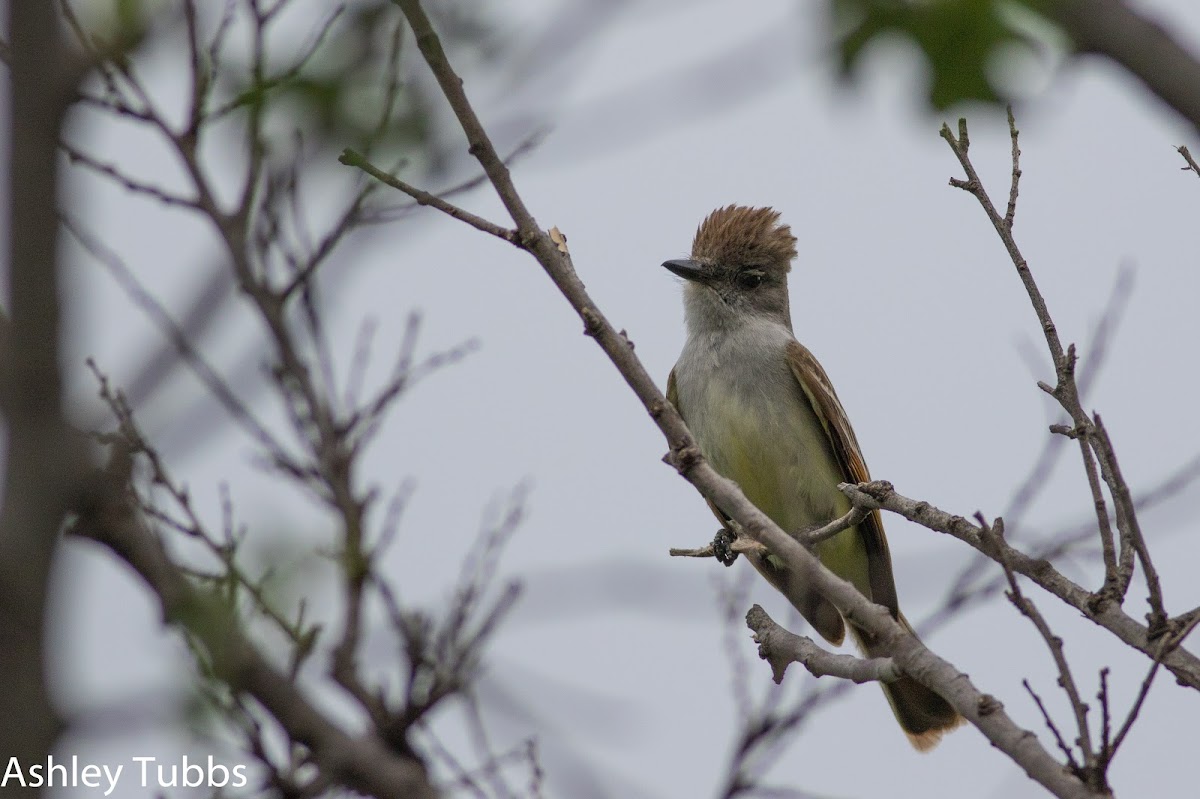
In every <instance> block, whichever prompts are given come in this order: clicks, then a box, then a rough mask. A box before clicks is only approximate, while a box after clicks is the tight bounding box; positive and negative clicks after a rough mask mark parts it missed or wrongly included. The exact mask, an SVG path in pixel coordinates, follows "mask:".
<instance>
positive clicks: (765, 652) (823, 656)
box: [746, 605, 903, 685]
mask: <svg viewBox="0 0 1200 799" xmlns="http://www.w3.org/2000/svg"><path fill="white" fill-rule="evenodd" d="M746 626H747V627H749V628H750V629H751V630H753V631H754V641H755V643H757V644H758V656H759V657H760V658H762V659H763V660H765V661H767V662H768V663H769V664H771V673H772V675H773V677H774V680H775V682H776V683H780V682H782V681H783V673H784V671H785V670H786V669H787V667H788V664H790V663H799V664H800V665H802V666H804V668H806V669H808V671H809V673H810V674H812V675H813V676H814V677H824V676H826V675H832V676H834V677H840V678H841V679H843V680H850V681H851V682H853V683H858V684H859V685H861V684H862V683H866V682H895V681H896V680H898V679H900V677H901V676H902V675H903V672H901V671H900V668H899V667H898V666H897V665H896V663H895V661H893V660H892V659H891V658H869V659H868V658H860V657H855V656H854V655H835V654H834V653H832V652H829V651H827V650H825V649H823V648H821V647H820V646H818V645H817V644H816V643H815V642H814V641H813V640H812V639H811V638H808V637H806V636H803V635H796V634H795V633H792V632H788V631H787V630H785V629H783V628H782V627H780V626H779V625H778V624H777V623H776V622H775V620H774V619H772V618H771V617H770V616H769V615H767V612H766V611H765V610H763V609H762V608H761V607H760V606H758V605H755V606H754V607H752V608H750V611H749V612H748V613H747V614H746Z"/></svg>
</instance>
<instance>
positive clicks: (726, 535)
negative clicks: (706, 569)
mask: <svg viewBox="0 0 1200 799" xmlns="http://www.w3.org/2000/svg"><path fill="white" fill-rule="evenodd" d="M736 538H737V536H736V535H734V534H733V531H732V530H730V529H729V528H728V527H722V528H721V529H720V530H718V531H717V534H716V535H715V536H714V537H713V542H712V547H713V557H715V558H716V559H717V561H718V562H720V563H722V564H724V565H726V566H732V565H733V562H734V561H735V560H737V556H738V553H737V552H734V551H733V549H732V544H733V542H734V540H735V539H736Z"/></svg>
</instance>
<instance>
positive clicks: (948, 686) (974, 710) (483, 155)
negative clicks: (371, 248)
mask: <svg viewBox="0 0 1200 799" xmlns="http://www.w3.org/2000/svg"><path fill="white" fill-rule="evenodd" d="M393 2H394V3H395V4H396V5H397V6H399V8H400V9H401V11H402V12H403V13H404V15H405V17H406V18H407V19H408V22H409V24H410V25H411V26H412V29H413V32H414V33H415V35H416V40H417V46H418V48H419V49H420V51H421V53H422V55H423V56H424V57H425V60H426V62H427V63H428V64H429V67H430V69H431V70H432V71H433V73H434V75H435V77H436V79H437V81H438V84H439V85H440V86H441V88H442V91H443V93H444V94H445V96H446V99H447V101H448V102H449V103H450V106H451V108H452V109H453V111H454V113H455V115H456V116H457V118H458V120H459V123H460V124H461V126H462V128H463V132H464V133H465V134H466V137H467V140H468V143H469V145H470V152H471V153H472V154H473V155H474V156H475V157H476V158H477V159H479V162H480V164H481V166H482V167H483V169H484V171H485V172H486V173H487V175H488V178H489V179H490V180H491V182H492V185H493V186H494V188H495V189H496V192H497V194H498V195H499V197H500V200H501V202H502V203H503V204H504V206H505V208H506V209H507V210H508V212H509V215H510V216H511V217H512V220H513V222H514V223H515V224H516V228H517V233H518V241H519V245H520V246H521V247H522V248H524V249H526V250H528V251H529V252H530V253H531V254H532V255H533V256H534V257H535V258H536V259H537V260H538V262H539V263H540V264H541V265H542V267H543V269H545V270H546V273H547V275H548V276H549V277H550V279H551V280H552V281H553V282H554V284H555V285H556V286H557V287H558V289H559V290H560V291H561V292H562V293H563V295H564V296H565V297H566V298H567V300H568V302H570V303H571V305H572V307H574V308H575V310H576V312H577V313H578V314H579V316H580V318H581V319H582V321H583V325H584V332H585V333H586V334H587V335H589V336H592V337H593V338H594V339H595V340H596V342H597V344H599V345H600V347H601V348H602V349H603V350H604V352H605V354H607V355H608V357H609V358H610V360H612V362H613V364H614V366H616V368H617V370H618V371H619V372H620V374H621V376H622V377H623V378H624V379H625V382H626V383H627V384H628V385H629V386H630V388H631V389H632V390H633V391H634V393H635V394H636V395H637V397H638V399H639V400H640V401H641V402H642V404H643V406H645V408H646V410H647V412H648V413H649V414H650V416H651V418H653V419H654V420H655V422H656V423H657V424H658V426H659V429H660V430H661V431H662V433H663V435H664V436H665V437H666V439H667V443H668V445H669V446H670V452H669V453H668V455H667V460H668V462H669V463H670V464H671V465H672V466H674V467H675V468H676V469H677V470H678V471H679V473H680V474H681V475H682V476H683V477H684V478H685V479H687V480H688V481H689V482H691V483H692V485H694V486H695V487H696V488H697V489H698V490H699V491H700V493H701V494H702V495H703V496H705V497H706V498H707V499H709V500H711V501H712V502H713V503H714V504H715V505H716V506H717V507H718V508H720V509H721V510H722V511H724V512H725V513H726V514H728V515H729V516H730V517H732V518H733V519H734V520H735V521H737V522H738V523H739V524H740V525H741V526H742V528H743V529H744V530H745V531H746V532H747V533H748V534H749V535H750V536H751V537H752V538H754V539H755V540H757V541H758V542H760V543H761V544H763V545H765V546H767V547H768V548H769V549H770V550H771V552H772V553H773V554H775V555H776V556H778V557H782V558H784V559H785V560H786V561H787V562H788V564H789V568H792V569H794V570H795V572H796V574H797V576H798V578H799V579H802V580H805V581H806V582H807V583H808V584H810V585H812V586H814V587H815V588H816V589H817V590H819V591H820V592H821V593H822V594H823V595H824V596H826V597H827V598H828V599H829V600H830V601H832V602H833V603H834V605H836V606H837V608H838V609H839V610H840V611H841V612H842V613H843V614H844V615H845V616H846V618H847V619H848V620H849V621H850V622H852V623H853V624H855V625H857V626H859V627H861V628H863V629H865V630H867V631H868V632H870V633H871V634H872V635H874V636H877V637H878V639H879V640H880V641H881V642H882V643H884V644H885V645H886V646H888V647H890V650H891V652H892V657H893V659H894V660H895V662H896V664H897V665H898V666H899V667H900V668H901V669H903V670H904V672H905V673H906V674H909V675H911V676H913V677H914V678H915V679H917V680H918V681H920V682H921V683H923V684H925V685H927V686H929V687H931V688H934V690H936V691H937V692H938V693H939V694H941V695H942V696H943V697H945V698H946V699H947V701H949V702H950V703H951V704H952V705H953V706H954V708H955V709H956V710H957V711H958V712H959V713H961V714H962V715H963V716H964V717H965V718H966V719H968V720H969V721H970V722H971V723H972V724H974V725H975V726H976V727H977V728H978V729H979V730H980V731H981V732H983V734H984V735H985V736H987V738H988V739H989V740H990V741H991V742H992V743H993V745H995V746H996V747H997V748H999V749H1000V750H1001V751H1003V752H1004V753H1005V754H1007V755H1008V756H1009V757H1010V758H1012V759H1013V760H1014V761H1016V762H1017V763H1019V764H1020V765H1021V766H1022V767H1023V768H1024V769H1025V771H1026V772H1027V773H1028V774H1029V775H1030V776H1031V777H1032V778H1033V779H1035V780H1036V781H1037V782H1039V783H1040V784H1042V785H1043V786H1044V787H1045V788H1046V789H1047V790H1049V791H1050V792H1051V793H1053V794H1055V795H1056V796H1060V797H1094V796H1095V795H1096V794H1095V793H1094V792H1093V791H1091V790H1090V789H1089V788H1088V787H1087V786H1086V785H1085V784H1084V783H1082V782H1081V781H1080V780H1079V779H1078V778H1077V777H1075V776H1074V775H1071V774H1068V773H1065V772H1064V770H1063V768H1062V766H1061V764H1060V763H1058V762H1057V761H1056V760H1055V759H1054V758H1053V757H1051V756H1050V754H1049V753H1048V752H1047V751H1046V750H1045V749H1044V748H1043V747H1042V746H1041V744H1039V743H1038V741H1037V739H1036V737H1035V736H1033V735H1031V734H1029V732H1028V731H1026V730H1023V729H1021V728H1020V727H1019V726H1017V725H1016V724H1015V723H1014V722H1013V721H1012V719H1011V718H1009V716H1008V715H1007V714H1006V713H1005V712H1004V711H1003V708H1002V707H1001V706H1000V704H999V702H997V701H996V700H995V699H993V698H992V697H989V696H987V695H985V694H983V693H982V692H980V691H979V690H978V689H977V688H975V686H974V685H973V684H972V683H971V681H970V680H969V678H967V676H966V675H964V674H963V673H961V672H960V671H959V670H958V669H956V668H954V666H952V665H951V664H950V663H948V662H947V661H945V660H943V659H942V658H940V657H938V656H937V655H935V654H934V653H933V652H932V651H930V650H929V649H928V648H926V647H925V646H924V645H923V644H922V643H921V642H920V640H918V639H917V638H916V636H914V635H912V634H910V633H908V632H906V631H905V630H904V629H903V628H902V627H901V626H900V625H899V624H898V623H897V622H896V621H895V620H894V619H892V617H891V615H890V614H889V613H888V612H887V610H886V609H885V608H883V607H880V606H877V605H874V604H873V603H871V602H870V601H869V600H867V599H866V598H865V597H864V596H863V595H862V594H861V593H859V592H858V590H857V589H855V588H854V586H853V585H851V584H850V583H848V582H846V581H844V580H841V579H839V578H838V577H837V576H836V575H834V574H833V573H832V572H831V571H829V570H828V569H827V568H825V567H824V566H823V565H822V564H821V562H820V561H819V560H818V559H817V558H816V557H815V556H814V555H812V553H810V552H809V551H808V550H806V549H805V548H804V547H803V546H802V545H801V544H800V543H799V542H798V541H796V540H795V539H794V538H792V537H791V536H790V535H788V534H787V533H785V532H784V531H783V530H781V529H780V528H779V526H778V525H776V524H775V523H774V522H772V521H771V520H770V519H769V518H768V517H767V516H766V515H765V514H764V513H763V512H762V511H760V510H758V509H757V508H756V507H755V506H754V505H753V504H752V503H750V501H749V500H747V499H746V497H745V496H744V495H743V494H742V492H741V490H740V489H739V488H738V487H737V485H736V484H735V483H733V482H732V481H730V480H728V479H725V478H724V477H722V476H720V475H719V474H718V473H717V472H716V471H715V470H714V469H713V468H712V467H711V466H710V465H709V464H708V462H707V461H705V459H704V458H703V456H702V455H701V454H700V451H699V449H698V448H697V446H696V444H695V441H694V439H693V438H692V436H691V433H690V432H689V431H688V429H687V426H686V425H685V424H684V422H683V419H682V418H681V417H680V416H679V414H678V412H676V410H675V409H674V408H673V407H671V405H670V404H669V403H667V402H666V399H665V398H664V397H663V395H662V392H661V391H659V389H658V387H657V385H656V384H655V382H654V380H653V379H652V378H651V377H650V375H649V373H648V372H647V371H646V369H645V367H644V366H643V365H642V363H641V361H640V360H639V359H638V358H637V356H635V355H634V353H633V348H632V346H630V342H629V340H628V339H627V338H626V337H625V336H624V335H623V334H621V333H618V332H617V330H616V329H615V328H614V327H613V326H612V325H611V324H610V323H609V321H608V320H607V319H606V318H605V317H604V315H603V314H602V313H601V312H600V310H599V308H597V307H596V305H595V303H594V302H593V301H592V299H591V297H590V296H589V295H588V293H587V291H586V290H585V288H584V286H583V283H582V281H580V279H579V276H578V274H577V273H576V272H575V269H574V266H573V265H572V262H571V257H570V254H569V253H568V252H567V251H566V247H565V246H560V245H559V244H557V243H556V242H555V241H553V240H552V238H551V236H550V235H549V234H548V233H546V232H544V231H542V230H541V229H540V228H539V226H538V224H537V222H536V220H535V219H534V217H533V215H532V214H531V213H530V212H529V210H528V208H527V207H526V206H525V204H524V202H523V201H522V199H521V198H520V196H519V194H518V193H517V190H516V187H515V186H514V184H513V182H512V178H511V176H510V175H509V172H508V169H507V167H505V165H504V163H503V161H502V160H501V159H500V157H499V155H498V154H497V152H496V149H495V147H494V146H493V145H492V143H491V141H490V139H489V138H488V135H487V133H486V131H485V130H484V127H483V125H482V123H481V122H480V120H479V118H478V117H477V116H476V114H475V111H474V110H473V108H472V107H471V104H470V102H469V101H468V99H467V96H466V93H465V92H464V90H463V84H462V80H461V78H459V77H458V75H457V74H456V73H455V72H454V70H453V68H452V67H451V66H450V63H449V61H448V59H447V57H446V53H445V51H444V50H443V48H442V45H441V42H440V40H439V38H438V36H437V34H436V33H435V32H434V30H433V27H432V25H431V24H430V21H429V18H428V17H427V16H426V15H425V12H424V10H423V9H422V8H421V4H420V2H419V1H418V0H393Z"/></svg>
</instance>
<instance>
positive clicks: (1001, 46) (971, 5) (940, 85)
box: [830, 0, 1046, 111]
mask: <svg viewBox="0 0 1200 799" xmlns="http://www.w3.org/2000/svg"><path fill="white" fill-rule="evenodd" d="M830 3H831V11H832V14H833V19H834V24H835V29H836V30H837V31H838V33H837V45H838V47H839V53H840V58H841V68H842V73H843V75H846V76H849V75H852V74H853V71H854V70H855V68H856V67H857V66H858V65H859V63H860V62H861V61H862V59H863V55H864V53H865V52H866V51H867V50H868V49H869V47H870V45H872V44H874V43H876V42H879V41H881V40H885V39H889V38H891V39H899V40H901V41H908V42H910V43H911V44H913V45H914V46H915V47H916V48H917V49H918V50H919V51H920V53H921V54H922V55H923V56H924V59H925V63H926V66H927V68H928V70H929V74H930V82H929V97H928V99H929V102H930V104H931V105H932V106H933V107H934V108H936V109H938V110H939V111H940V110H944V109H946V108H948V107H950V106H952V105H955V104H957V103H960V102H963V101H970V100H976V101H982V102H986V103H1002V102H1006V101H1008V100H1010V99H1012V98H1011V97H1008V96H1006V91H1005V87H1004V86H1003V85H1002V84H1001V83H1000V81H998V80H997V78H998V75H999V72H1000V70H1001V69H1002V67H1003V65H1004V60H1005V59H1006V58H1010V57H1012V54H1013V53H1014V52H1017V50H1018V48H1019V49H1021V50H1025V51H1029V52H1037V51H1038V50H1040V49H1042V46H1044V45H1045V44H1046V37H1044V36H1036V33H1037V31H1036V29H1035V28H1033V27H1031V26H1030V24H1029V22H1030V20H1031V19H1032V15H1031V13H1030V10H1029V7H1028V6H1027V5H1024V4H1021V3H1017V2H1013V0H830Z"/></svg>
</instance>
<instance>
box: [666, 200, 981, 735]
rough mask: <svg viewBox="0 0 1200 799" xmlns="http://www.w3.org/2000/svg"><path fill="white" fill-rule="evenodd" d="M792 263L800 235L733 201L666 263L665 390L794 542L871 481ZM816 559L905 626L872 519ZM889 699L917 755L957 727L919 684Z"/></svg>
mask: <svg viewBox="0 0 1200 799" xmlns="http://www.w3.org/2000/svg"><path fill="white" fill-rule="evenodd" d="M795 257H796V237H795V236H793V235H792V231H791V228H790V227H788V226H787V225H781V224H779V213H778V212H777V211H775V210H773V209H771V208H746V207H742V206H734V205H731V206H728V207H726V208H720V209H718V210H716V211H713V212H712V213H711V214H709V216H708V218H707V219H705V220H704V221H703V222H702V223H701V224H700V227H699V229H698V230H697V231H696V238H695V240H694V241H693V242H692V257H691V258H689V259H683V260H675V261H667V262H666V263H664V264H663V266H665V267H666V268H667V269H669V270H671V271H672V272H674V273H675V274H676V275H678V276H680V277H682V278H684V279H685V281H686V283H685V284H684V291H683V302H684V312H685V318H686V321H687V343H686V344H685V345H684V348H683V353H682V354H681V355H680V356H679V361H678V362H677V363H676V364H675V368H674V369H672V370H671V376H670V378H669V379H668V381H667V399H668V400H669V401H670V402H671V403H672V404H673V405H674V406H675V407H676V408H677V409H678V410H679V413H680V414H681V415H682V416H683V418H684V420H685V421H686V422H687V424H688V426H689V427H690V428H691V430H692V433H693V434H694V435H695V437H696V443H697V444H699V446H700V451H701V452H702V453H703V454H704V457H706V458H707V459H708V461H709V462H710V463H711V464H712V466H713V468H714V469H716V470H717V471H718V472H720V473H721V474H723V475H724V476H726V477H728V478H730V479H732V480H734V481H735V482H737V484H738V485H739V486H741V489H742V491H743V493H745V495H746V497H747V498H748V499H749V500H750V501H751V502H753V503H754V504H755V505H757V506H758V507H759V509H761V510H762V511H763V512H764V513H766V514H767V515H768V516H770V517H771V519H772V520H774V522H775V523H776V524H778V525H779V526H780V527H781V528H783V530H785V531H786V532H789V533H792V534H796V533H799V532H801V531H804V530H808V529H812V528H814V527H816V526H819V525H822V524H825V523H827V522H830V521H832V520H833V519H835V518H837V517H839V516H842V515H844V514H845V513H847V512H848V511H849V510H850V502H849V500H848V499H846V497H845V496H844V495H843V494H842V493H841V492H840V491H838V489H837V484H838V483H841V482H850V483H857V482H863V481H866V480H869V479H870V477H869V476H868V474H867V466H866V464H865V463H864V462H863V457H862V454H861V453H860V452H859V448H858V442H857V441H856V440H855V438H854V431H853V430H852V429H851V428H850V422H849V420H847V419H846V413H845V411H844V410H843V409H842V404H841V402H839V401H838V398H837V394H835V393H834V391H833V386H831V385H830V384H829V378H828V377H827V376H826V375H825V370H823V369H822V368H821V365H820V364H819V363H817V359H816V358H814V357H813V355H812V353H810V352H809V351H808V350H807V349H805V348H804V346H803V345H801V344H800V342H798V341H796V339H795V337H794V336H793V334H792V322H791V314H790V311H789V306H788V288H787V273H788V271H789V270H790V269H791V262H792V259H793V258H795ZM714 511H716V509H715V508H714ZM717 513H718V517H721V514H720V513H719V512H717ZM722 521H725V519H724V518H722ZM814 549H815V552H816V554H817V556H818V557H819V558H820V559H821V562H822V563H824V564H825V565H826V566H827V567H829V568H830V569H831V570H832V571H833V572H834V573H835V574H837V575H838V576H840V577H842V578H844V579H846V580H849V581H850V582H851V583H853V584H854V585H855V587H857V588H858V590H859V591H861V592H862V593H863V594H864V595H865V596H866V597H867V598H869V599H871V600H872V601H873V602H876V603H878V604H880V605H883V606H884V607H886V608H887V609H888V610H889V611H891V613H892V616H893V618H895V619H897V620H898V621H899V622H900V623H901V624H903V625H905V626H906V627H907V626H908V622H907V621H906V620H905V619H904V616H903V614H901V613H900V605H899V603H898V601H897V599H896V583H895V581H894V580H893V578H892V559H891V555H889V554H888V546H887V539H886V538H884V534H883V521H882V520H881V518H880V516H879V512H878V511H873V512H872V513H871V514H870V515H869V516H867V518H866V519H865V520H864V521H863V522H862V523H861V524H859V525H858V526H857V527H852V528H850V529H847V530H844V531H842V532H841V533H839V534H837V535H836V536H834V537H833V538H830V539H826V540H825V541H823V542H821V543H819V544H817V545H816V546H815V548H814ZM747 557H748V559H749V560H750V562H751V563H752V564H753V565H754V568H756V569H757V570H758V571H759V573H761V574H762V575H763V576H764V577H766V578H767V580H768V581H769V582H770V583H771V584H772V585H774V586H775V587H776V588H777V589H779V590H780V591H781V592H782V593H783V595H784V596H786V597H787V598H788V600H789V601H790V602H791V603H792V604H793V605H794V606H795V607H796V609H797V610H799V611H800V613H801V614H803V616H804V618H805V619H807V620H808V622H809V623H810V624H812V626H813V627H814V628H816V630H817V632H819V633H820V634H821V635H822V636H823V637H824V638H825V639H826V640H828V641H830V642H831V643H834V644H840V643H841V642H842V640H843V638H844V637H845V633H846V623H845V621H844V620H843V619H842V616H841V614H840V613H839V612H838V610H837V608H835V607H834V606H833V605H832V604H831V603H830V602H829V601H828V600H827V599H825V598H824V597H822V596H821V595H820V594H819V593H817V592H816V591H815V590H813V589H811V588H810V587H808V586H806V585H804V584H803V583H802V582H801V581H800V580H798V579H797V578H796V576H795V575H794V574H791V573H789V571H788V569H787V567H786V565H784V564H783V562H782V561H781V560H779V559H778V558H776V557H774V556H773V555H770V554H767V553H765V552H751V553H748V554H747ZM909 629H911V627H909ZM850 632H851V634H852V635H853V636H854V638H855V639H856V640H857V641H858V643H859V645H860V646H861V647H862V649H863V651H864V652H865V653H866V654H867V655H868V656H875V655H877V654H879V653H878V651H877V647H875V646H873V644H872V641H871V637H870V636H869V635H868V634H866V633H865V632H863V631H862V630H857V629H855V628H854V627H853V626H851V630H850ZM883 691H884V694H886V695H887V699H888V702H889V703H890V704H891V706H892V710H893V712H894V713H895V714H896V719H897V720H898V721H899V722H900V726H901V727H902V728H903V729H904V732H905V733H906V734H907V735H908V738H909V740H910V741H911V742H912V744H913V746H915V747H916V748H917V749H921V750H925V749H929V748H930V747H932V746H933V745H934V744H936V743H937V742H938V740H939V739H940V738H941V737H942V733H943V732H945V731H946V730H949V729H951V728H953V727H955V726H957V725H958V724H959V723H960V722H961V721H962V719H961V718H960V717H959V716H958V714H957V713H956V712H955V711H954V709H953V708H952V707H950V705H949V704H948V703H947V702H946V700H944V699H942V698H941V697H940V696H938V695H937V694H935V693H934V692H933V691H931V690H929V689H928V688H926V687H925V686H923V685H921V684H920V683H918V682H917V681H916V680H913V679H912V678H911V677H901V678H900V679H899V680H897V681H896V682H892V683H887V684H884V685H883Z"/></svg>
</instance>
